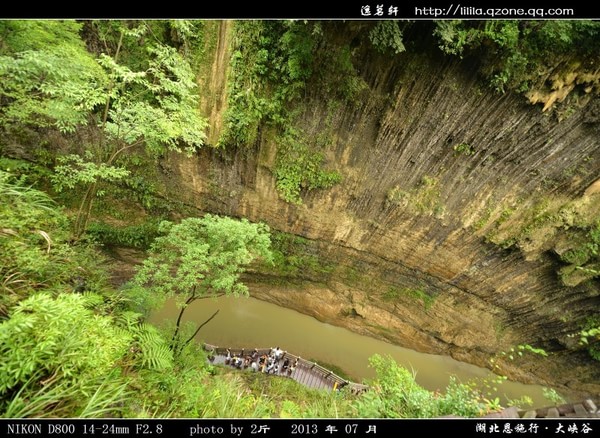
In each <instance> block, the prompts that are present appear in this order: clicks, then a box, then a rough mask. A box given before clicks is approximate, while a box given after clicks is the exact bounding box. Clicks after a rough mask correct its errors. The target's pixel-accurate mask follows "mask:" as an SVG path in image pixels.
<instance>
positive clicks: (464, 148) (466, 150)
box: [452, 143, 475, 156]
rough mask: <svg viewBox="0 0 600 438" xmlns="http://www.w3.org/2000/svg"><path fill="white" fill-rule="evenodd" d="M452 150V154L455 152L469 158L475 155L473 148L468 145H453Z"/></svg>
mask: <svg viewBox="0 0 600 438" xmlns="http://www.w3.org/2000/svg"><path fill="white" fill-rule="evenodd" d="M452 149H454V152H456V154H457V155H460V154H462V155H467V156H470V155H473V154H474V153H475V148H474V147H473V146H471V145H470V144H468V143H460V144H457V145H454V147H453V148H452Z"/></svg>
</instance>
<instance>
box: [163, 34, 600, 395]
mask: <svg viewBox="0 0 600 438" xmlns="http://www.w3.org/2000/svg"><path fill="white" fill-rule="evenodd" d="M230 31H231V30H230V28H229V27H228V25H227V24H225V23H224V24H222V25H221V27H220V34H219V44H218V45H217V48H216V51H215V53H214V56H215V60H214V68H213V69H212V70H211V72H210V73H209V75H210V77H208V78H204V80H205V81H206V83H208V84H211V86H212V87H213V88H214V87H217V88H218V87H225V85H226V82H227V81H226V75H227V73H228V69H227V65H226V62H225V61H226V60H227V59H228V57H227V53H228V52H227V51H228V50H230V47H229V46H228V44H229V41H230V37H228V32H230ZM354 63H355V65H356V66H357V68H358V69H359V70H360V75H361V77H362V78H363V79H364V80H365V82H366V84H367V85H368V92H367V93H365V98H364V99H362V100H361V101H360V102H358V103H354V104H348V105H343V106H339V107H336V108H335V110H334V111H332V108H331V105H329V102H328V99H327V96H326V95H325V94H324V93H323V91H322V90H319V89H311V90H309V92H307V93H306V95H305V97H304V101H303V105H302V108H303V112H302V115H301V116H300V117H299V118H298V121H297V124H298V127H299V128H301V129H302V130H303V131H304V133H305V134H306V136H307V137H308V138H311V137H315V136H317V135H319V133H323V132H327V133H328V134H329V135H330V136H331V139H332V141H331V144H330V146H329V147H328V148H327V150H326V159H327V162H326V165H327V166H328V167H329V168H331V169H336V170H338V171H339V172H340V173H341V175H342V176H343V180H342V182H341V183H340V184H338V185H336V186H335V187H333V188H331V189H327V190H314V191H310V192H306V193H304V194H303V204H302V205H299V206H297V205H292V204H289V203H286V202H284V201H282V200H281V199H280V198H279V196H278V193H277V191H276V188H275V180H274V176H273V172H272V171H273V168H274V165H275V156H276V150H277V144H276V143H275V142H274V141H273V137H272V136H269V135H268V130H267V129H265V130H264V131H262V133H263V135H262V137H261V138H260V139H259V141H258V143H257V145H256V146H255V148H254V149H244V148H239V149H237V150H234V149H227V150H214V149H210V148H206V149H204V150H203V151H202V152H201V153H200V154H199V155H197V156H195V157H193V158H191V159H188V158H185V157H182V156H180V155H171V156H168V157H166V158H165V159H164V160H163V161H162V163H161V169H162V172H163V173H162V174H163V176H164V186H165V190H166V192H167V194H169V195H170V196H177V197H178V198H179V199H182V200H183V201H185V202H186V203H188V204H190V205H193V206H196V207H197V208H199V209H200V210H201V211H206V212H216V213H221V214H227V215H233V216H244V217H247V218H249V219H250V220H253V221H265V222H266V223H268V224H269V225H270V226H271V227H272V228H273V229H276V230H279V231H284V232H287V233H292V234H296V235H299V236H303V237H305V238H307V239H309V242H310V245H309V247H310V251H311V252H312V253H314V254H316V255H317V256H318V257H319V260H321V262H322V263H324V264H327V266H331V269H329V270H327V272H320V273H318V274H311V273H310V272H307V273H305V275H304V276H301V277H302V278H295V279H294V280H293V281H290V282H281V281H279V282H278V281H275V279H274V278H273V277H272V276H269V275H268V274H266V273H258V272H257V273H255V274H254V275H250V276H249V278H248V282H249V284H250V285H251V293H252V294H253V295H254V296H257V297H259V298H261V299H265V300H268V301H272V302H276V303H279V304H281V305H284V306H287V307H291V308H295V309H297V310H299V311H301V312H304V313H307V314H310V315H314V316H316V317H317V318H319V319H321V320H324V321H328V322H331V323H334V324H337V325H342V326H346V327H348V328H350V329H352V330H355V331H357V332H361V333H366V334H369V335H372V336H376V337H380V338H385V339H387V340H389V341H391V342H394V343H397V344H399V345H403V346H407V347H411V348H415V349H417V350H420V351H425V352H432V353H442V354H449V355H452V356H453V357H455V358H457V359H460V360H464V361H468V362H472V363H476V364H479V365H484V366H488V365H489V363H488V359H489V357H490V356H492V355H494V354H497V353H499V352H500V351H503V350H506V349H508V348H510V347H511V346H514V345H517V344H523V343H526V344H530V345H534V346H539V347H543V348H545V349H547V351H549V352H551V353H552V354H551V357H550V358H547V359H543V360H541V359H540V358H537V357H529V358H528V357H525V358H520V359H518V360H515V361H506V362H504V363H502V367H503V371H504V372H506V373H508V374H509V375H510V376H511V377H514V378H518V379H521V380H524V381H536V382H541V383H544V382H546V383H549V384H550V383H551V384H553V385H561V386H563V387H565V388H569V389H571V390H573V391H575V392H579V393H596V394H598V393H600V384H599V383H598V382H600V367H598V366H597V365H595V364H594V363H593V362H592V361H590V360H589V358H588V357H587V356H586V354H585V353H584V352H583V351H580V350H574V349H569V348H567V347H573V345H570V343H571V344H572V342H573V340H572V338H569V336H568V335H569V334H571V333H573V332H574V331H575V330H577V328H578V324H579V323H580V322H581V318H583V317H584V316H585V315H588V316H589V315H593V314H594V313H595V312H597V308H598V303H599V300H600V299H599V293H600V292H599V289H600V288H599V287H598V282H597V281H596V282H595V283H593V282H592V283H586V284H580V285H577V286H574V287H569V288H567V287H565V286H564V285H563V284H562V283H561V282H560V280H559V278H558V276H557V274H556V263H557V259H556V257H554V256H553V253H552V251H550V248H545V247H543V244H542V243H540V244H539V245H537V246H536V245H535V243H536V242H532V246H534V247H535V248H534V249H532V250H531V251H529V252H528V251H527V248H522V250H519V249H515V248H514V247H513V248H509V249H503V248H502V247H500V246H499V245H497V244H494V243H491V242H490V241H489V240H490V236H491V235H492V234H493V233H496V235H498V233H500V234H501V233H502V232H504V233H505V234H506V233H507V232H508V231H510V228H511V227H517V226H519V222H518V221H519V219H518V217H517V218H513V217H511V218H508V220H507V221H506V222H505V223H504V225H503V227H504V228H503V229H498V230H494V228H493V227H494V226H496V227H497V224H498V222H496V225H493V223H494V220H495V219H498V218H499V217H501V216H502V214H503V211H505V210H506V209H509V208H511V209H517V210H518V209H519V208H526V207H530V206H532V205H535V204H536V203H537V202H539V200H540V199H547V200H548V202H549V203H552V202H572V201H574V200H575V201H577V202H580V203H583V204H585V205H587V207H589V208H588V209H590V208H591V209H592V210H593V209H594V208H596V206H598V205H600V198H599V196H598V195H597V194H595V191H594V190H593V189H590V187H592V184H593V183H594V181H595V180H596V179H597V178H598V177H599V176H600V141H599V140H598V138H599V137H598V133H599V126H600V125H599V122H598V120H599V117H597V116H594V114H596V115H597V114H598V108H599V105H600V103H599V102H600V101H599V100H598V99H597V98H595V99H594V98H592V97H590V96H585V95H584V96H583V97H582V98H581V99H579V100H578V101H577V102H576V103H573V108H571V110H570V111H568V112H560V111H546V112H542V106H541V105H535V106H534V105H531V104H530V103H529V102H528V101H527V100H526V98H525V97H524V96H522V95H518V94H513V93H506V94H498V93H497V92H495V91H493V90H492V89H490V88H489V87H486V85H485V84H484V83H483V82H482V80H481V78H480V77H478V75H477V68H476V65H475V64H474V62H473V61H469V60H464V61H461V60H459V59H457V58H449V57H445V56H442V55H441V54H439V53H437V54H436V52H435V50H434V48H432V49H430V50H413V51H408V52H406V53H403V54H402V55H400V56H396V57H394V58H390V57H384V56H382V55H379V54H377V53H375V52H374V51H364V52H362V53H361V54H360V60H359V62H357V60H356V58H355V60H354ZM224 93H226V90H225V89H221V90H220V91H218V92H217V90H215V89H212V92H211V95H212V96H213V101H210V99H209V98H207V100H206V101H205V102H204V107H205V109H206V113H207V114H208V115H210V118H211V129H212V130H213V131H212V132H210V138H211V139H212V140H211V141H212V142H213V144H214V142H216V140H215V139H216V138H217V137H218V130H219V129H221V127H222V126H223V123H222V119H223V111H224V107H225V105H224V98H223V95H224ZM457 145H466V146H465V148H467V147H468V149H464V150H463V152H467V153H461V152H460V150H461V148H460V147H457ZM586 190H587V192H586ZM511 211H512V210H511ZM502 230H504V231H502ZM507 230H508V231H507ZM542 237H543V236H542ZM492 240H493V239H492ZM543 241H544V239H543V238H540V242H543ZM390 290H395V291H400V292H399V293H397V294H396V295H395V296H394V297H393V298H394V299H393V300H390V299H389V298H390V297H389V294H388V296H387V297H386V292H389V291H390ZM410 290H419V291H421V292H420V293H421V295H419V294H416V295H415V294H412V295H411V294H410V293H405V294H403V293H402V291H410ZM422 293H425V294H426V295H427V296H428V297H429V298H430V299H426V298H427V297H424V296H423V295H422ZM596 363H597V362H596Z"/></svg>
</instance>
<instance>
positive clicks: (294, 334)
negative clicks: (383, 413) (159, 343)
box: [151, 297, 550, 407]
mask: <svg viewBox="0 0 600 438" xmlns="http://www.w3.org/2000/svg"><path fill="white" fill-rule="evenodd" d="M217 309H219V310H220V312H219V314H218V315H217V316H216V317H215V318H214V319H213V320H212V321H211V322H210V323H208V324H207V325H206V326H204V327H203V328H202V329H201V330H200V332H199V333H198V335H197V340H198V341H199V342H208V343H209V344H213V345H217V346H222V347H244V348H251V347H257V348H261V347H280V348H281V349H283V350H288V351H289V352H290V353H293V354H297V355H300V356H302V357H303V358H305V359H311V360H317V361H324V362H327V363H330V364H335V365H337V366H338V367H340V368H341V369H343V370H344V371H345V372H346V373H347V374H349V375H350V376H352V378H353V379H354V380H355V381H359V382H360V381H362V379H365V378H371V377H374V375H375V373H374V371H373V370H372V369H371V368H369V366H368V358H369V357H370V356H372V355H373V354H375V353H379V354H382V355H388V354H389V355H391V356H392V357H393V358H394V359H395V360H396V361H397V362H398V363H399V364H401V365H403V366H405V367H406V368H408V369H412V370H414V372H415V373H416V380H417V382H418V383H419V384H420V385H422V386H423V387H425V388H427V389H429V390H436V389H444V388H445V387H446V385H447V384H448V381H449V377H450V376H451V375H454V376H457V377H458V379H459V380H460V381H462V382H467V381H469V380H472V379H484V378H488V377H492V376H493V374H492V373H491V372H490V371H489V370H487V369H485V368H480V367H477V366H474V365H470V364H466V363H463V362H459V361H457V360H454V359H452V358H451V357H447V356H440V355H434V354H426V353H419V352H417V351H414V350H410V349H408V348H403V347H399V346H397V345H392V344H389V343H387V342H383V341H379V340H377V339H374V338H371V337H368V336H362V335H359V334H356V333H353V332H351V331H349V330H346V329H344V328H340V327H336V326H333V325H330V324H326V323H323V322H320V321H318V320H316V319H315V318H312V317H310V316H307V315H303V314H301V313H299V312H296V311H294V310H290V309H286V308H284V307H280V306H277V305H274V304H271V303H267V302H265V301H260V300H257V299H254V298H225V297H222V298H218V299H205V300H200V301H196V302H195V303H193V304H192V305H191V306H190V307H189V309H187V311H186V313H185V315H184V322H185V321H194V322H196V323H202V322H204V321H205V320H206V319H207V318H208V317H210V315H212V313H213V312H214V311H216V310H217ZM178 312H179V310H178V308H177V307H176V304H175V301H174V300H171V301H168V302H167V303H166V305H165V307H164V308H163V309H162V310H161V311H159V312H157V313H155V314H154V315H152V317H151V321H152V322H154V323H161V322H163V321H164V320H165V319H169V320H171V321H175V320H176V318H177V314H178ZM483 388H484V387H483V385H482V389H483ZM542 389H543V387H542V386H539V385H525V384H522V383H517V382H510V381H506V382H503V383H502V384H501V385H500V386H499V387H498V392H497V393H496V394H494V397H495V396H498V397H500V398H501V400H503V402H505V401H506V400H507V399H516V398H520V397H521V396H523V395H527V396H529V397H531V398H532V399H533V401H534V406H535V407H540V406H545V405H548V404H550V403H549V401H548V400H547V399H545V398H544V397H543V393H542Z"/></svg>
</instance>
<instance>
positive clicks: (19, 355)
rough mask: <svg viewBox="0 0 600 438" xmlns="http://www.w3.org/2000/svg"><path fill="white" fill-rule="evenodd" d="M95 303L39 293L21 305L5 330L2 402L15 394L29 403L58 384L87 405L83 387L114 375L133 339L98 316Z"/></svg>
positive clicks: (0, 329) (0, 338)
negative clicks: (93, 305) (27, 396)
mask: <svg viewBox="0 0 600 438" xmlns="http://www.w3.org/2000/svg"><path fill="white" fill-rule="evenodd" d="M90 302H93V300H91V299H90V298H88V297H86V296H84V295H73V294H68V295H67V294H60V295H58V296H57V297H56V298H53V297H52V296H50V294H48V293H39V294H36V295H33V296H31V297H29V298H27V299H26V300H23V301H22V302H20V303H19V304H18V305H17V306H16V307H15V308H14V310H13V312H11V317H10V319H8V320H6V321H4V322H3V323H2V324H0V352H1V356H2V358H3V359H2V362H0V395H1V397H0V399H3V400H5V402H4V403H6V401H7V400H8V399H9V398H10V394H14V393H15V392H16V393H18V394H19V398H21V399H25V398H26V397H25V395H24V394H23V392H25V393H26V394H29V395H31V394H32V393H36V392H39V391H40V389H43V387H44V386H45V385H48V384H49V383H53V382H55V381H57V382H60V385H59V386H58V387H59V388H61V391H62V390H65V391H67V392H68V394H69V397H73V398H81V399H82V400H86V397H85V396H86V394H85V393H80V391H79V390H78V388H80V387H81V386H80V384H81V383H82V382H83V383H85V382H88V381H98V379H100V378H101V377H102V376H105V375H107V374H109V373H110V372H111V370H112V369H113V368H114V367H115V366H116V364H117V362H118V360H119V359H121V358H122V357H123V356H124V355H125V352H126V351H127V348H128V346H129V345H130V343H131V336H130V335H129V334H128V333H125V332H122V331H119V330H116V329H115V327H114V324H113V321H112V319H111V318H110V317H107V316H100V315H96V314H94V312H93V311H92V310H90V309H89V305H90ZM71 392H72V393H71ZM42 393H46V396H47V395H48V394H47V392H46V391H42ZM53 396H54V397H55V396H56V394H54V395H53ZM88 398H89V397H88ZM58 401H59V400H55V402H58ZM5 408H6V405H4V406H2V409H3V410H4V409H5ZM12 409H14V406H13V407H12Z"/></svg>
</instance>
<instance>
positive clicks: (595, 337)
mask: <svg viewBox="0 0 600 438" xmlns="http://www.w3.org/2000/svg"><path fill="white" fill-rule="evenodd" d="M579 343H580V344H581V345H585V346H586V347H587V350H588V353H589V354H590V356H591V357H592V358H593V359H595V360H597V361H600V319H599V318H597V317H593V318H588V320H587V321H586V323H585V324H584V326H583V329H582V330H581V331H580V332H579Z"/></svg>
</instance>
